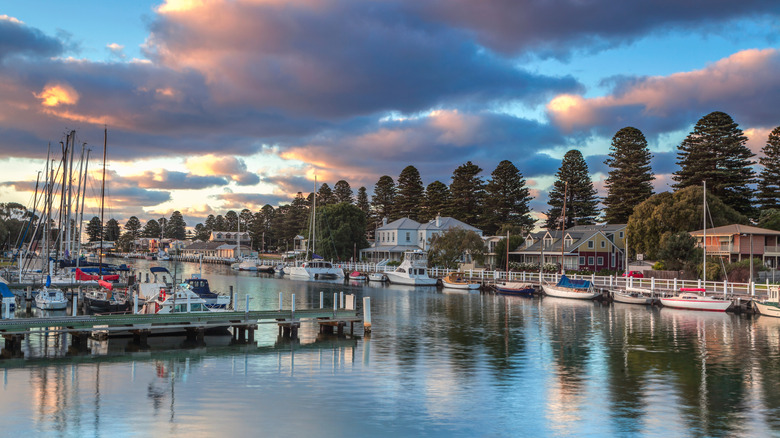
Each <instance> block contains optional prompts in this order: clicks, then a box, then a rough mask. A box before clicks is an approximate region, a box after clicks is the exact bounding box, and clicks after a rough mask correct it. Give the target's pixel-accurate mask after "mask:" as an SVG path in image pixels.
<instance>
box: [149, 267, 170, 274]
mask: <svg viewBox="0 0 780 438" xmlns="http://www.w3.org/2000/svg"><path fill="white" fill-rule="evenodd" d="M149 270H150V271H152V273H153V274H156V273H158V272H164V273H166V274H168V275H170V273H171V272H170V271H168V268H164V267H162V266H152V267H151V268H149Z"/></svg>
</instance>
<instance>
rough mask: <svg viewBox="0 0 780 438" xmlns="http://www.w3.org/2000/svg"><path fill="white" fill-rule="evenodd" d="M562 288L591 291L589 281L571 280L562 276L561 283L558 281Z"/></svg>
mask: <svg viewBox="0 0 780 438" xmlns="http://www.w3.org/2000/svg"><path fill="white" fill-rule="evenodd" d="M558 286H560V287H571V288H574V289H590V281H588V280H572V279H571V278H569V277H567V276H565V275H561V279H560V281H558Z"/></svg>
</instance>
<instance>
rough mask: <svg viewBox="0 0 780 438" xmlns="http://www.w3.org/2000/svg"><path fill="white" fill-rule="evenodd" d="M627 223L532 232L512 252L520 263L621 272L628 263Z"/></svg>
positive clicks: (573, 269) (567, 268) (575, 269)
mask: <svg viewBox="0 0 780 438" xmlns="http://www.w3.org/2000/svg"><path fill="white" fill-rule="evenodd" d="M625 236H626V224H602V225H578V226H575V227H571V228H569V229H567V230H565V231H563V232H561V231H560V230H553V231H549V230H548V231H537V232H531V233H529V234H528V235H527V236H526V238H525V242H524V243H523V244H522V245H521V246H520V247H518V248H516V249H515V250H514V251H509V254H510V255H512V254H514V255H516V256H520V262H522V263H531V264H539V263H540V261H541V263H543V264H547V263H554V264H559V265H560V264H561V261H563V266H564V268H565V269H566V270H570V271H581V270H588V271H600V270H607V269H608V270H617V271H622V270H623V269H624V266H625V240H626V239H625Z"/></svg>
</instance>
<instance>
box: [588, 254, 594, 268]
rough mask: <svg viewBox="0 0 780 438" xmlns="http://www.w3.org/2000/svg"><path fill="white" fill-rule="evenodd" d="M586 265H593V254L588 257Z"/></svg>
mask: <svg viewBox="0 0 780 438" xmlns="http://www.w3.org/2000/svg"><path fill="white" fill-rule="evenodd" d="M588 266H593V256H590V257H588Z"/></svg>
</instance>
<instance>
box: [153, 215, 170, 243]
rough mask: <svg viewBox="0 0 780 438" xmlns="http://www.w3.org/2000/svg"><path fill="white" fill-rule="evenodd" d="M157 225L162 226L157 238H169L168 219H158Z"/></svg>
mask: <svg viewBox="0 0 780 438" xmlns="http://www.w3.org/2000/svg"><path fill="white" fill-rule="evenodd" d="M157 224H159V225H160V234H159V235H157V236H155V237H158V238H160V239H163V238H165V237H168V236H167V235H166V234H165V233H166V231H167V229H168V218H165V217H161V218H160V219H157Z"/></svg>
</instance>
